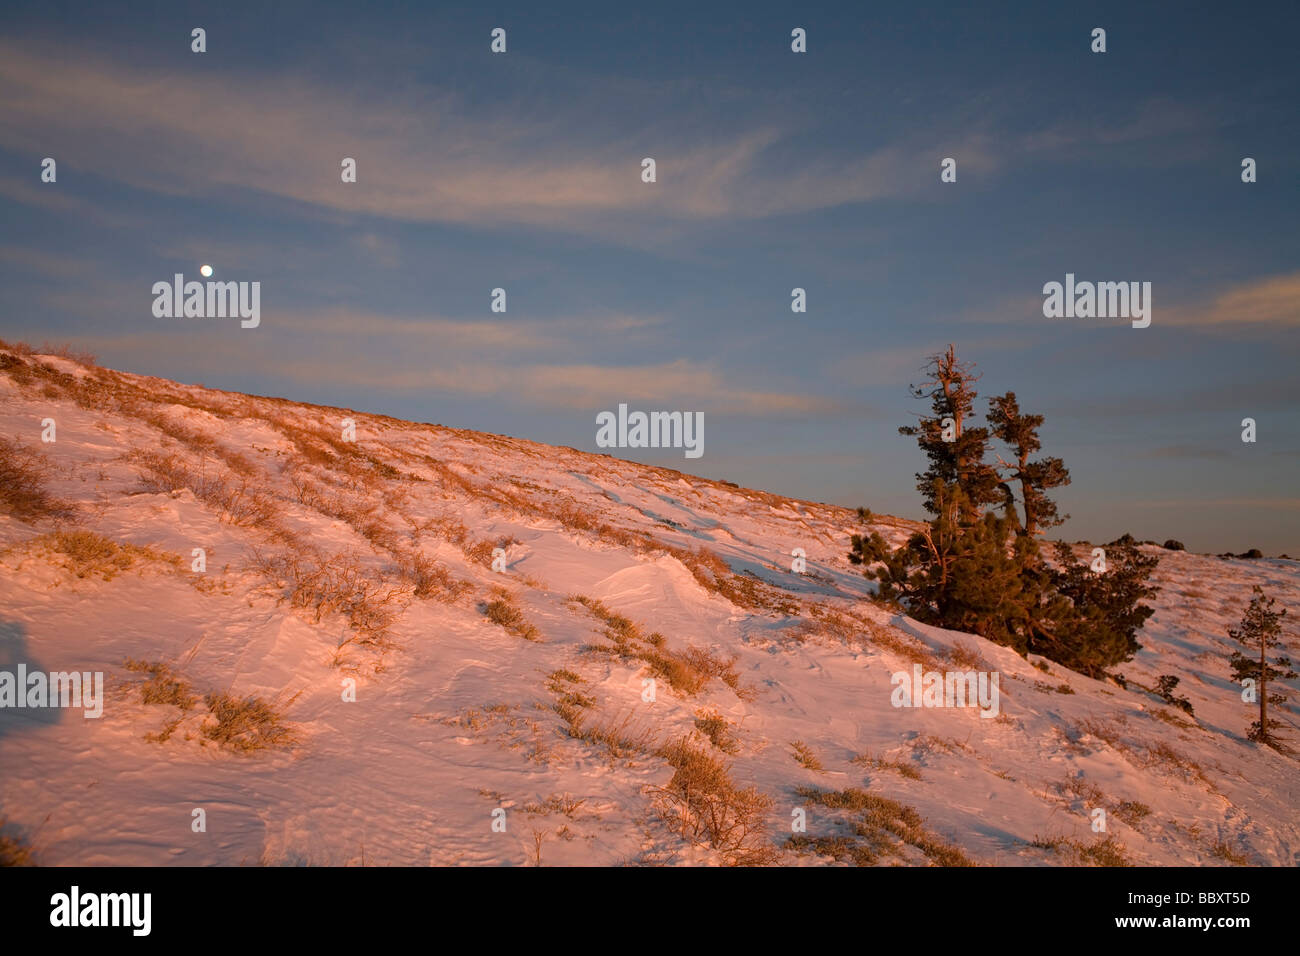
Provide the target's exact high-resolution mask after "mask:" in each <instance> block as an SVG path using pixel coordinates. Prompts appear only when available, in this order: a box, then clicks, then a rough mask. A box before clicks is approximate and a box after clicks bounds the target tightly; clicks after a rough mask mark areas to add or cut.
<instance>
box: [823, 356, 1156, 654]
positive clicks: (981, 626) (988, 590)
mask: <svg viewBox="0 0 1300 956" xmlns="http://www.w3.org/2000/svg"><path fill="white" fill-rule="evenodd" d="M973 368H974V367H973V366H972V365H970V364H967V363H963V362H960V361H958V359H957V356H956V352H955V350H954V349H953V347H952V346H949V347H948V351H947V352H945V353H944V354H942V355H934V356H931V358H930V363H929V365H928V366H927V369H928V372H929V375H930V378H929V380H928V381H927V382H925V383H924V384H923V385H921V386H919V387H913V388H912V389H911V391H912V394H913V395H914V396H915V397H917V398H928V399H929V401H930V412H931V414H930V415H929V416H928V417H927V416H922V417H921V419H920V421H919V422H918V424H916V425H914V426H905V427H903V428H900V429H899V431H900V432H901V433H902V434H904V435H910V436H913V437H915V438H916V440H917V444H918V445H919V446H920V448H921V450H922V451H923V452H924V453H925V456H926V458H927V461H928V467H927V468H926V470H925V471H924V472H921V473H919V474H917V476H916V477H917V488H918V489H919V490H920V492H921V494H922V497H923V501H924V507H925V510H926V511H927V512H929V514H930V515H931V516H932V517H931V520H930V521H929V522H928V524H927V525H926V526H925V527H924V528H922V529H921V530H920V531H918V532H917V533H916V534H913V535H911V536H910V537H909V538H908V539H907V541H906V542H904V543H903V544H902V545H901V546H899V547H897V548H891V547H890V546H889V544H888V542H886V541H885V539H884V538H883V537H881V535H880V534H879V533H878V532H873V533H872V534H871V535H870V536H865V535H853V536H852V538H851V541H850V548H851V550H850V553H849V560H850V561H851V562H852V563H853V564H855V565H861V566H863V574H864V575H865V576H866V577H867V578H868V579H870V580H873V581H876V582H878V583H879V594H880V597H881V598H883V599H885V600H889V601H896V602H898V603H899V604H901V605H902V606H903V607H904V608H906V610H907V612H908V613H909V614H911V615H912V616H913V617H916V618H917V619H918V620H920V621H923V622H925V623H927V624H935V625H938V626H940V627H946V628H950V629H952V630H960V631H967V632H972V633H975V634H980V635H981V636H983V637H986V638H988V639H990V640H993V641H996V642H997V643H999V644H1003V645H1005V646H1008V647H1012V648H1015V649H1016V650H1017V651H1018V652H1020V653H1021V654H1025V653H1028V652H1029V651H1031V650H1032V651H1037V652H1039V653H1041V654H1043V655H1044V656H1046V657H1048V658H1050V659H1052V660H1055V661H1058V662H1059V663H1061V664H1063V665H1065V666H1066V667H1071V668H1074V669H1075V670H1079V671H1081V672H1082V673H1085V674H1089V675H1091V676H1094V677H1096V676H1101V675H1102V674H1103V673H1104V671H1105V668H1107V667H1111V666H1113V665H1115V664H1118V663H1122V662H1124V661H1127V660H1129V659H1131V658H1132V656H1133V654H1134V653H1135V652H1136V651H1137V649H1138V646H1139V645H1138V643H1137V639H1136V637H1135V635H1136V633H1137V631H1138V630H1139V629H1140V628H1141V627H1142V624H1143V623H1144V622H1145V621H1146V619H1147V618H1148V617H1150V616H1151V613H1152V611H1151V608H1149V607H1147V606H1145V605H1143V604H1141V603H1140V602H1141V601H1142V599H1143V598H1145V597H1148V596H1150V595H1152V594H1154V593H1155V589H1154V588H1152V587H1150V586H1149V585H1148V584H1147V583H1146V582H1147V579H1148V578H1149V577H1150V575H1151V572H1152V570H1153V569H1154V567H1155V565H1156V564H1157V561H1158V559H1157V558H1155V557H1149V556H1146V555H1143V554H1142V553H1141V552H1140V551H1138V549H1137V547H1136V545H1135V544H1134V543H1130V542H1117V543H1115V545H1114V546H1113V549H1112V550H1113V556H1112V558H1111V565H1112V566H1111V569H1110V570H1109V571H1108V572H1107V573H1105V574H1101V575H1098V574H1093V573H1092V572H1090V571H1089V569H1088V568H1087V567H1086V566H1084V565H1080V564H1079V563H1078V562H1077V561H1075V559H1074V556H1073V553H1072V552H1071V551H1070V549H1069V548H1068V547H1067V546H1064V545H1060V546H1058V553H1057V558H1058V563H1059V567H1057V568H1052V567H1050V566H1049V565H1048V564H1047V563H1046V562H1045V561H1044V560H1043V559H1042V557H1041V556H1040V554H1039V549H1038V544H1037V540H1036V538H1035V535H1036V534H1038V533H1039V532H1040V531H1041V530H1042V529H1044V528H1048V527H1053V526H1055V525H1058V524H1060V523H1061V521H1063V520H1064V519H1063V518H1061V517H1060V516H1058V514H1057V510H1056V505H1055V503H1054V502H1052V501H1051V500H1050V499H1049V498H1048V497H1047V495H1046V491H1047V490H1048V489H1050V488H1054V487H1058V486H1060V485H1064V484H1068V483H1069V480H1070V478H1069V472H1068V471H1067V470H1066V468H1065V465H1064V463H1063V462H1061V460H1060V459H1059V458H1042V459H1038V460H1031V456H1032V455H1034V454H1035V453H1036V452H1038V451H1039V450H1040V442H1039V439H1038V429H1039V427H1040V426H1041V425H1042V422H1043V418H1042V416H1041V415H1026V414H1024V413H1022V412H1021V411H1020V407H1019V405H1018V403H1017V401H1016V397H1015V393H1013V392H1008V393H1007V394H1005V395H1002V396H998V397H997V398H995V399H993V401H992V402H991V403H990V413H989V421H990V423H991V425H992V431H990V429H988V428H977V427H973V426H972V425H971V424H970V422H971V420H972V416H973V409H974V404H975V398H976V392H975V389H974V384H975V382H976V381H978V378H979V377H978V376H977V375H975V374H974V371H973ZM945 419H949V420H950V421H948V422H945ZM993 436H996V437H997V438H998V439H1000V440H1001V441H1003V442H1005V443H1006V444H1007V445H1009V446H1010V447H1011V449H1012V450H1013V452H1014V454H1015V457H1016V461H1015V462H1014V464H1010V463H1006V462H1003V463H1002V465H1003V467H1004V468H1006V469H1009V470H1010V473H1009V474H1008V475H1006V476H1005V477H1003V476H1002V475H1000V474H999V473H998V471H997V469H996V468H994V467H993V466H991V465H989V464H988V463H987V462H985V460H984V458H985V455H986V453H987V449H988V443H989V440H990V438H991V437H993ZM1010 482H1018V483H1019V485H1020V494H1021V500H1022V501H1023V502H1024V505H1025V520H1024V523H1023V524H1021V522H1020V520H1019V516H1018V515H1017V514H1016V510H1015V494H1014V492H1012V490H1011V487H1010V484H1009V483H1010ZM999 501H1001V502H1002V503H1003V505H1004V507H1003V508H1002V509H1000V510H990V508H989V506H990V505H994V504H996V503H998V502H999Z"/></svg>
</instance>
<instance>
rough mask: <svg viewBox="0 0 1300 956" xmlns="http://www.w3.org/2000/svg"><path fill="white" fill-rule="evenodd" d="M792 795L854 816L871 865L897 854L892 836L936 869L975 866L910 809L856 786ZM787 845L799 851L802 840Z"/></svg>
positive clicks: (861, 849) (806, 789)
mask: <svg viewBox="0 0 1300 956" xmlns="http://www.w3.org/2000/svg"><path fill="white" fill-rule="evenodd" d="M795 792H796V793H797V794H799V796H801V797H803V798H804V799H805V800H807V801H809V802H810V803H812V804H815V805H818V806H822V807H826V808H827V809H830V810H844V811H848V812H849V813H850V814H852V815H853V832H854V834H855V835H856V836H857V837H858V838H859V839H860V840H862V841H865V842H864V843H862V844H860V846H859V848H858V854H859V856H860V858H861V859H860V860H857V861H855V862H859V863H860V864H861V862H862V861H866V862H867V863H874V862H875V861H876V859H878V858H879V857H880V856H881V855H882V854H889V855H898V849H897V847H895V846H893V841H892V840H891V839H890V838H891V837H893V838H896V839H897V840H899V841H901V842H902V843H905V844H907V845H909V846H912V847H915V848H916V849H918V850H920V851H921V852H922V853H924V854H925V856H926V858H927V859H928V860H929V861H930V862H931V863H933V864H935V865H936V866H974V865H975V864H974V863H973V862H971V860H970V859H969V858H968V857H967V856H966V854H965V853H963V852H962V851H961V850H960V849H959V848H958V847H955V846H953V845H951V844H949V843H945V842H944V841H943V840H940V839H939V838H938V837H936V836H935V835H934V834H932V833H930V832H929V831H928V830H926V828H925V821H924V820H923V819H922V818H921V815H920V814H919V813H917V812H916V809H915V808H913V807H909V806H905V805H904V804H901V803H898V802H897V801H894V800H890V799H889V798H888V797H881V796H878V795H876V794H874V793H870V792H868V791H866V790H863V789H861V788H859V787H850V788H848V789H847V790H819V789H817V788H816V787H796V788H795ZM788 845H789V846H791V847H794V848H798V847H799V846H802V845H805V841H797V840H794V839H792V840H791V841H789V843H788Z"/></svg>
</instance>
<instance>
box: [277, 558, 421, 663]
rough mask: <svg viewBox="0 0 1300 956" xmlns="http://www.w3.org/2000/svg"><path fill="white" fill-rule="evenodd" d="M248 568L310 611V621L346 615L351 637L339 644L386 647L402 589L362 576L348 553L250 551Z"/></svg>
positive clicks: (374, 578)
mask: <svg viewBox="0 0 1300 956" xmlns="http://www.w3.org/2000/svg"><path fill="white" fill-rule="evenodd" d="M252 567H253V568H254V569H255V570H257V571H259V572H261V573H262V574H263V575H265V576H266V577H267V578H268V579H269V580H270V581H271V582H273V583H274V584H275V585H276V586H277V587H282V588H286V589H287V590H286V593H284V594H283V595H282V597H281V600H287V601H288V602H289V605H290V607H295V608H302V609H304V610H308V611H311V612H312V613H313V614H314V618H315V620H316V621H319V620H320V619H321V617H322V616H323V615H325V614H342V615H343V616H344V617H346V618H347V620H348V623H349V625H351V627H352V630H353V631H354V632H355V636H354V637H351V638H349V639H348V640H346V641H344V642H343V643H344V644H350V643H356V644H362V645H370V646H377V647H383V646H386V645H387V643H388V637H389V632H390V630H391V628H392V626H393V623H394V621H395V620H396V618H397V612H398V608H397V606H396V605H397V601H398V600H399V598H401V597H402V595H404V594H405V593H406V589H404V588H402V587H390V586H388V585H387V584H386V583H385V582H384V581H383V579H382V578H381V577H378V576H375V575H370V574H367V573H366V572H365V571H363V570H362V569H361V566H360V565H359V564H358V563H357V560H356V558H354V557H352V556H351V555H348V554H335V555H332V556H329V557H326V556H324V555H322V554H320V553H318V552H308V553H305V554H302V553H298V552H289V553H285V554H279V555H267V554H263V553H262V552H260V551H256V550H255V551H254V552H253V559H252ZM340 646H342V645H340Z"/></svg>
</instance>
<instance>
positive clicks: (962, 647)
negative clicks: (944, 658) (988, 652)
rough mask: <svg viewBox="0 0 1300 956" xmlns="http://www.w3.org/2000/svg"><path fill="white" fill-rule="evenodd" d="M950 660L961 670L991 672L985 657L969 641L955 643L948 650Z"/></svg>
mask: <svg viewBox="0 0 1300 956" xmlns="http://www.w3.org/2000/svg"><path fill="white" fill-rule="evenodd" d="M948 660H950V661H951V662H952V663H953V664H955V665H956V666H957V667H958V668H960V669H961V670H967V671H969V670H989V665H988V661H986V660H984V655H983V654H981V653H980V651H979V648H978V647H976V646H975V645H974V644H971V643H970V642H969V641H962V640H958V641H954V642H953V645H952V647H950V648H949V649H948Z"/></svg>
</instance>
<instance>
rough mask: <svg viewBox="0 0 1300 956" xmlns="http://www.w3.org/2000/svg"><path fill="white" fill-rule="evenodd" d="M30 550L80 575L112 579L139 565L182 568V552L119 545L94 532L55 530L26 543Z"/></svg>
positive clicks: (79, 576) (77, 575) (82, 576)
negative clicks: (54, 557) (42, 551)
mask: <svg viewBox="0 0 1300 956" xmlns="http://www.w3.org/2000/svg"><path fill="white" fill-rule="evenodd" d="M26 547H27V548H28V549H29V550H44V551H45V552H46V553H47V554H50V555H55V556H58V557H59V558H60V559H61V560H60V561H59V564H60V565H61V566H62V567H63V568H64V570H66V571H69V572H71V573H72V574H73V575H75V576H76V577H78V578H88V577H92V576H98V577H101V578H103V579H104V580H105V581H111V580H113V578H114V577H116V576H117V575H118V574H120V573H121V572H123V571H126V570H129V569H130V568H132V567H134V566H135V565H136V564H142V563H148V562H161V563H164V564H169V565H171V566H173V567H176V568H180V567H183V564H184V563H183V562H182V561H181V559H180V556H179V555H175V554H171V553H169V552H165V551H158V550H155V549H154V548H148V547H141V546H139V545H134V544H118V543H117V542H116V541H113V540H111V539H109V538H106V537H104V536H103V535H101V534H96V533H95V532H93V531H56V532H53V533H52V534H43V535H41V536H40V537H38V538H33V539H32V540H31V541H29V542H27V545H26Z"/></svg>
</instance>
